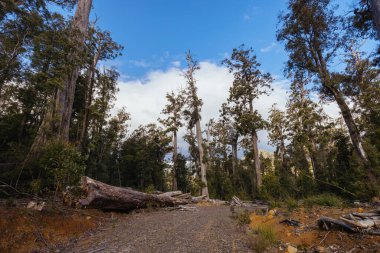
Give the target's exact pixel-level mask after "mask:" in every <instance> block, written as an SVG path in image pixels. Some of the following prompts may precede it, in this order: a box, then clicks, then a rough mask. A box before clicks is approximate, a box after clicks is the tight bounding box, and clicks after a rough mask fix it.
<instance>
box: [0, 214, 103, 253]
mask: <svg viewBox="0 0 380 253" xmlns="http://www.w3.org/2000/svg"><path fill="white" fill-rule="evenodd" d="M92 214H94V216H97V217H99V216H101V215H103V214H102V213H100V212H97V211H85V212H74V211H67V210H66V211H61V210H59V209H57V210H48V211H42V212H38V211H32V210H28V209H26V208H6V207H0V217H1V218H0V231H1V236H0V252H21V253H22V252H33V251H35V252H38V251H39V249H45V250H49V251H54V247H55V246H56V245H58V244H61V245H62V244H63V243H66V242H68V241H69V240H71V239H73V238H76V237H78V236H80V235H82V234H83V233H84V232H86V231H87V230H89V229H94V228H96V227H97V225H98V222H99V218H95V217H94V216H93V215H92ZM103 216H104V215H103Z"/></svg>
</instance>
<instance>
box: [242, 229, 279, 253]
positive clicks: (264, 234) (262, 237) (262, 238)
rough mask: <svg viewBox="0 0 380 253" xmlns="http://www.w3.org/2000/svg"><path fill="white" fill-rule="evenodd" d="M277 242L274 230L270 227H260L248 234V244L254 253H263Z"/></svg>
mask: <svg viewBox="0 0 380 253" xmlns="http://www.w3.org/2000/svg"><path fill="white" fill-rule="evenodd" d="M276 242H277V237H276V234H275V231H274V228H273V227H272V226H271V225H260V226H258V227H257V228H256V229H254V230H253V231H251V232H249V233H248V243H249V245H250V246H251V248H252V249H253V250H255V251H256V252H259V253H260V252H264V251H265V250H266V249H267V248H269V247H270V246H272V245H274V244H275V243H276Z"/></svg>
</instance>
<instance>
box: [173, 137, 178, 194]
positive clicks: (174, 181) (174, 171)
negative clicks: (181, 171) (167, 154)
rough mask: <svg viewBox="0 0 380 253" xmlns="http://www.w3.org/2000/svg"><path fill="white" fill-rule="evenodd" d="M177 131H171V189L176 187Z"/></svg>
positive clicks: (174, 189)
mask: <svg viewBox="0 0 380 253" xmlns="http://www.w3.org/2000/svg"><path fill="white" fill-rule="evenodd" d="M177 156H178V154H177V131H173V187H172V188H173V191H176V190H177V188H178V185H177Z"/></svg>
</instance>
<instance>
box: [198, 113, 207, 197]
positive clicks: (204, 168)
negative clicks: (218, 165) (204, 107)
mask: <svg viewBox="0 0 380 253" xmlns="http://www.w3.org/2000/svg"><path fill="white" fill-rule="evenodd" d="M195 130H196V135H197V141H198V150H199V162H200V165H201V180H202V183H203V184H204V185H203V187H202V193H201V195H204V196H207V197H208V196H209V194H208V187H207V178H206V172H207V165H206V163H205V162H204V161H203V160H204V150H203V138H202V130H201V122H200V121H199V120H197V122H196V123H195Z"/></svg>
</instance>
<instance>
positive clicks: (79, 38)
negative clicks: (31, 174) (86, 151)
mask: <svg viewBox="0 0 380 253" xmlns="http://www.w3.org/2000/svg"><path fill="white" fill-rule="evenodd" d="M91 6H92V0H79V1H78V3H77V9H76V11H75V15H74V17H73V20H72V23H71V34H70V39H71V43H72V45H73V48H72V50H71V52H70V53H69V54H68V56H67V59H66V65H67V72H66V75H65V76H64V77H63V83H62V85H61V86H59V87H57V89H56V94H55V101H54V104H52V105H51V106H49V108H48V110H47V112H46V115H45V117H44V119H43V122H42V124H41V126H40V129H39V130H38V132H37V135H36V138H35V140H34V143H33V145H32V148H31V152H30V154H33V153H34V152H35V151H36V150H37V149H38V147H40V146H42V145H43V144H44V143H45V142H46V140H47V139H48V138H49V134H50V135H54V136H56V138H58V139H59V140H62V141H68V140H69V128H70V122H71V114H72V107H73V102H74V95H75V87H76V82H77V78H78V75H79V72H80V68H81V64H78V63H80V62H81V60H80V59H81V56H82V53H83V46H84V41H85V37H86V35H87V31H88V25H89V16H90V10H91ZM28 159H29V157H27V159H26V160H28Z"/></svg>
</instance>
